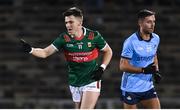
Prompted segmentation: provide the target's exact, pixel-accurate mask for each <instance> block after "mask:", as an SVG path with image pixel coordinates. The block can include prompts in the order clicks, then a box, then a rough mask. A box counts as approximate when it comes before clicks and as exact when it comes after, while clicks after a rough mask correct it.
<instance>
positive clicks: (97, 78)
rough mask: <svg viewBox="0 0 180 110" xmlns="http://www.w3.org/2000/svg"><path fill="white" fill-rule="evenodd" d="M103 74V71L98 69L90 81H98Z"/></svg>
mask: <svg viewBox="0 0 180 110" xmlns="http://www.w3.org/2000/svg"><path fill="white" fill-rule="evenodd" d="M103 73H104V70H103V68H102V67H99V68H98V69H97V70H95V71H94V72H93V74H92V79H94V80H96V81H98V80H100V79H101V77H102V74H103Z"/></svg>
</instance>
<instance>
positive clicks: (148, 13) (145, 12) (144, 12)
mask: <svg viewBox="0 0 180 110" xmlns="http://www.w3.org/2000/svg"><path fill="white" fill-rule="evenodd" d="M151 15H155V12H153V11H150V10H147V9H143V10H140V11H139V13H138V15H137V17H138V19H143V18H145V17H147V16H151Z"/></svg>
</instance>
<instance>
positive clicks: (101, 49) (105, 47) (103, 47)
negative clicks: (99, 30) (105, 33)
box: [101, 43, 108, 51]
mask: <svg viewBox="0 0 180 110" xmlns="http://www.w3.org/2000/svg"><path fill="white" fill-rule="evenodd" d="M106 46H108V44H107V43H106V45H105V46H104V47H103V48H102V49H101V51H103V50H104V49H105V48H106Z"/></svg>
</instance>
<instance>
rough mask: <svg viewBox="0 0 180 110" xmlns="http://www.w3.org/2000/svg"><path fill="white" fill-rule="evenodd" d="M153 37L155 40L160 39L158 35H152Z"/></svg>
mask: <svg viewBox="0 0 180 110" xmlns="http://www.w3.org/2000/svg"><path fill="white" fill-rule="evenodd" d="M152 36H153V37H154V38H156V39H159V38H160V37H159V35H158V34H156V33H152Z"/></svg>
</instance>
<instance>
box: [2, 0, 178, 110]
mask: <svg viewBox="0 0 180 110" xmlns="http://www.w3.org/2000/svg"><path fill="white" fill-rule="evenodd" d="M72 6H78V7H79V8H81V9H82V10H83V14H84V26H85V27H87V28H90V29H93V30H98V31H99V32H100V33H101V34H102V35H103V36H104V38H105V39H106V41H107V42H108V43H109V45H110V46H111V47H112V49H113V52H114V54H113V58H112V61H111V63H110V65H109V66H108V68H107V70H106V71H105V74H104V76H103V82H102V92H101V96H100V98H99V100H98V103H97V106H96V108H104V109H106V108H107V109H116V108H118V109H121V108H122V102H121V101H120V99H119V97H120V92H119V88H120V87H119V86H120V81H121V76H122V72H121V71H120V70H119V60H120V52H121V49H122V45H123V41H124V40H125V38H126V37H128V36H129V35H131V33H133V32H135V31H137V17H136V14H137V12H138V11H139V10H141V9H144V8H146V9H150V10H153V11H155V12H156V29H155V32H156V33H157V34H159V35H160V37H161V43H160V46H159V51H158V56H159V66H160V70H161V72H162V75H163V80H162V82H161V83H160V84H158V85H155V86H156V87H155V88H156V90H157V92H158V95H159V98H160V101H161V105H162V108H164V109H167V108H180V83H179V82H180V72H179V71H180V70H179V69H180V35H179V31H180V0H0V108H42V109H43V108H54V109H55V108H73V102H72V99H71V94H70V91H69V86H68V83H67V66H66V61H65V59H64V55H63V54H62V52H59V53H56V54H54V55H52V56H50V57H48V58H47V59H39V58H36V57H33V56H31V55H28V54H24V53H23V52H22V51H21V50H20V44H19V39H20V38H23V39H25V40H26V41H27V42H29V43H30V44H31V45H32V46H34V47H41V48H44V47H46V46H48V45H49V44H51V43H52V41H53V40H54V39H55V38H56V37H58V35H59V34H60V33H61V32H64V31H65V25H64V18H63V16H62V12H64V11H65V10H66V9H68V8H70V7H72Z"/></svg>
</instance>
